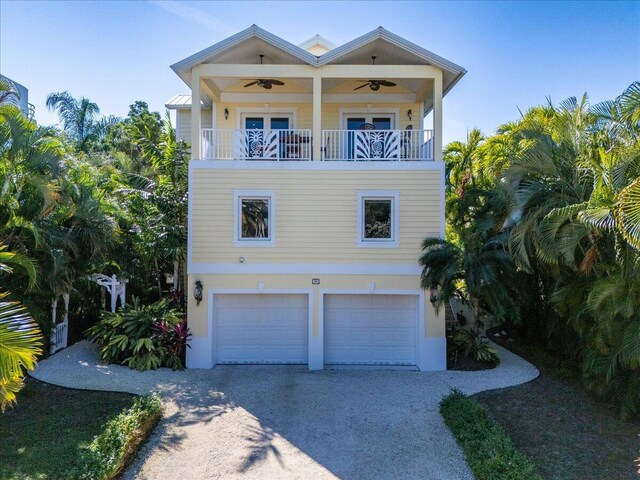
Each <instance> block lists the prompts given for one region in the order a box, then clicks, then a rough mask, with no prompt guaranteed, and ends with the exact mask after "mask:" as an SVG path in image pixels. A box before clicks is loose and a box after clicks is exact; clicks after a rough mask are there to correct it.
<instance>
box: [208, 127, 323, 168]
mask: <svg viewBox="0 0 640 480" xmlns="http://www.w3.org/2000/svg"><path fill="white" fill-rule="evenodd" d="M201 138H202V144H201V152H202V158H203V159H204V160H272V161H281V160H303V161H309V160H311V130H305V129H295V130H243V129H234V130H217V129H213V128H203V129H202V137H201Z"/></svg>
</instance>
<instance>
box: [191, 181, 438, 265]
mask: <svg viewBox="0 0 640 480" xmlns="http://www.w3.org/2000/svg"><path fill="white" fill-rule="evenodd" d="M194 172H195V174H194V175H193V187H192V192H191V194H192V198H193V199H194V201H193V206H192V208H193V210H192V215H193V218H192V221H191V225H192V229H193V231H192V239H193V241H192V260H193V262H202V263H238V257H240V256H243V257H245V258H246V262H247V263H251V264H256V263H307V264H308V263H340V264H343V263H347V264H349V263H354V264H383V263H394V264H405V265H416V262H417V259H418V255H419V254H420V244H421V241H422V240H423V239H424V238H425V237H427V236H434V235H439V234H440V226H441V223H440V222H441V212H442V210H441V206H440V176H441V172H440V171H438V170H413V171H412V170H398V171H396V170H386V171H379V170H378V171H369V170H366V171H362V170H360V171H348V170H338V171H336V170H333V171H329V170H327V171H324V170H313V171H306V170H246V169H242V170H239V169H236V170H218V169H216V170H208V169H198V170H195V171H194ZM252 189H255V190H274V191H275V194H276V201H275V203H276V208H275V232H274V233H275V243H276V244H275V246H272V247H242V246H234V245H233V233H234V232H233V223H234V222H233V191H234V190H252ZM358 190H391V191H398V192H399V194H400V200H399V205H400V224H399V227H400V246H399V247H398V248H362V247H358V245H357V235H358V231H357V230H358V227H357V223H358V222H357V213H358V212H357V209H358V197H357V192H358Z"/></svg>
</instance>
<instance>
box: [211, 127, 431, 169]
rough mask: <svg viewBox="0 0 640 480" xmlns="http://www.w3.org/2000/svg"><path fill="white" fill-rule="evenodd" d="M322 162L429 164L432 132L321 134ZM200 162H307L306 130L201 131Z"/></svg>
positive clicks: (308, 135)
mask: <svg viewBox="0 0 640 480" xmlns="http://www.w3.org/2000/svg"><path fill="white" fill-rule="evenodd" d="M321 141H322V143H321V148H320V150H321V152H322V153H321V156H322V158H320V159H318V160H322V161H433V130H411V129H406V130H323V131H322V138H321ZM201 155H202V159H204V160H270V161H311V160H316V159H314V158H312V136H311V130H308V129H289V130H245V129H233V130H231V129H229V130H219V129H212V128H203V129H202V135H201Z"/></svg>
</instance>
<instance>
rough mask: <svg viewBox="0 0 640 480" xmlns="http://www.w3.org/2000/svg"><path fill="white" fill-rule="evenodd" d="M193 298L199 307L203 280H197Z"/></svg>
mask: <svg viewBox="0 0 640 480" xmlns="http://www.w3.org/2000/svg"><path fill="white" fill-rule="evenodd" d="M193 298H195V299H196V307H199V306H200V302H201V301H202V282H201V281H200V280H196V287H195V288H194V289H193Z"/></svg>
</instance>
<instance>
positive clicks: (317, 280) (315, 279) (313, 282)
mask: <svg viewBox="0 0 640 480" xmlns="http://www.w3.org/2000/svg"><path fill="white" fill-rule="evenodd" d="M311 285H320V279H319V278H312V279H311Z"/></svg>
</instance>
